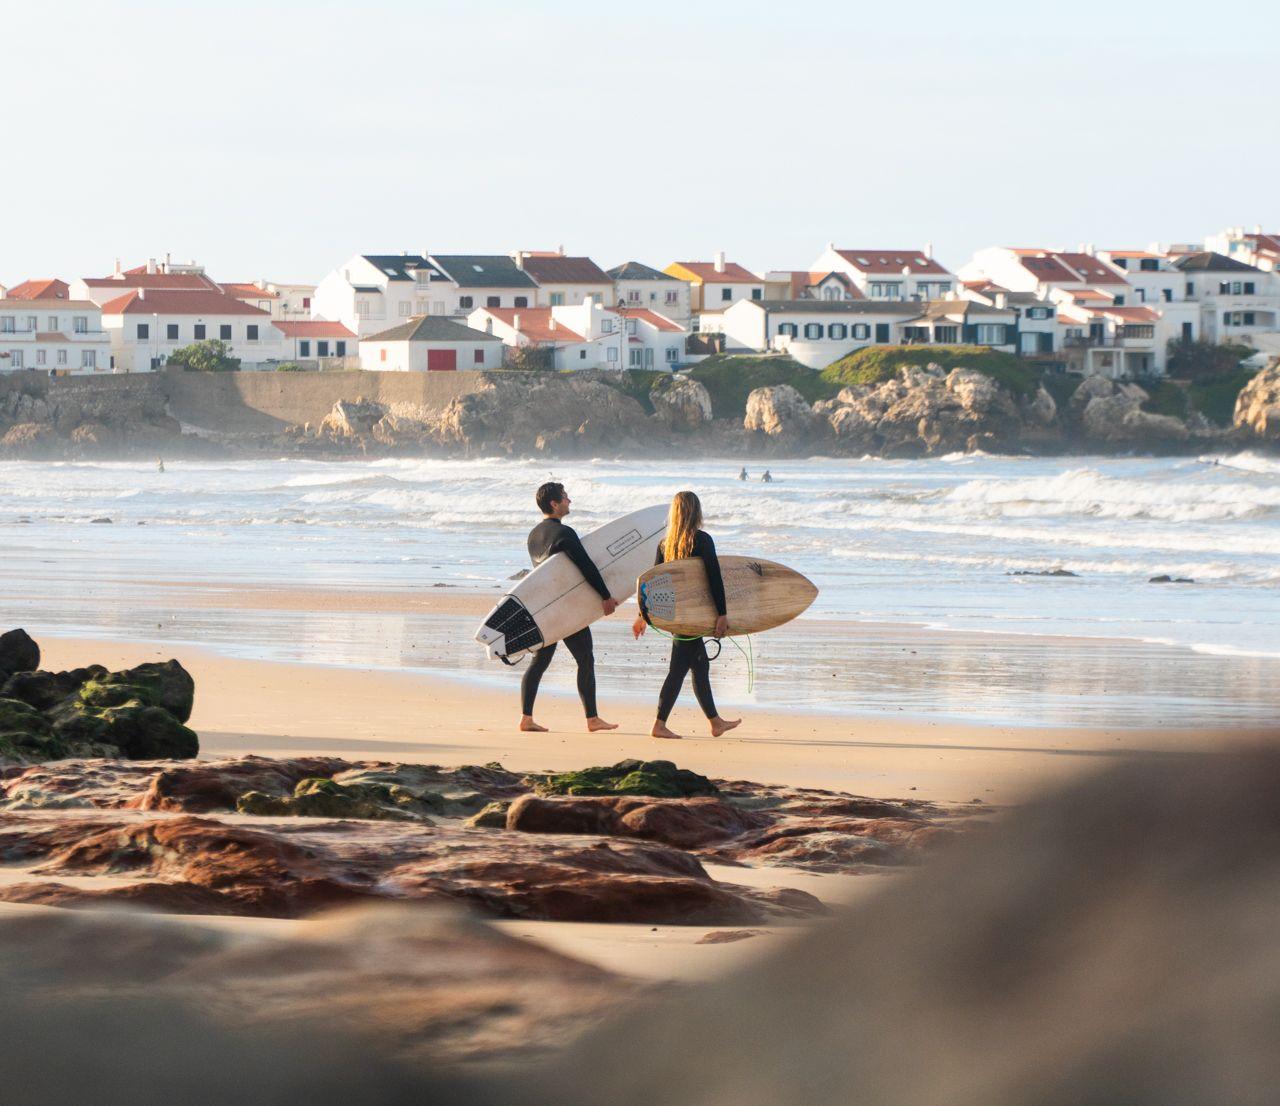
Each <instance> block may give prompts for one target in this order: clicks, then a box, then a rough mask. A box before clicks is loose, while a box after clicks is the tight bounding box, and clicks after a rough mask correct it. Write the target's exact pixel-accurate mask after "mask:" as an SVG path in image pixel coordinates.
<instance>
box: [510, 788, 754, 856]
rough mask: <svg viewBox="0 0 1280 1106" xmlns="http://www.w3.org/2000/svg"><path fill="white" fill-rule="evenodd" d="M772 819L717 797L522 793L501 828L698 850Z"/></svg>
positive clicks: (512, 805) (736, 835)
mask: <svg viewBox="0 0 1280 1106" xmlns="http://www.w3.org/2000/svg"><path fill="white" fill-rule="evenodd" d="M772 821H773V819H772V818H771V817H770V816H769V815H766V814H763V813H761V812H759V811H751V810H743V809H741V808H739V807H736V806H733V805H732V804H730V803H728V802H726V801H725V800H723V799H715V798H711V797H703V798H696V799H649V798H639V797H636V796H615V795H610V796H596V797H591V798H576V799H544V798H540V797H538V796H536V795H523V796H521V797H520V798H519V799H517V800H516V801H515V802H514V803H512V804H511V807H510V809H509V810H508V811H507V829H509V830H519V831H520V832H522V833H594V834H604V835H607V836H610V837H638V838H642V839H644V840H647V841H661V842H662V843H663V844H664V845H672V846H674V847H676V848H678V849H701V848H705V847H706V846H708V845H711V844H713V843H718V842H722V841H725V840H728V839H729V838H733V837H738V836H740V835H742V834H744V833H746V832H748V831H749V830H756V829H762V828H763V827H765V826H767V825H770V824H771V823H772Z"/></svg>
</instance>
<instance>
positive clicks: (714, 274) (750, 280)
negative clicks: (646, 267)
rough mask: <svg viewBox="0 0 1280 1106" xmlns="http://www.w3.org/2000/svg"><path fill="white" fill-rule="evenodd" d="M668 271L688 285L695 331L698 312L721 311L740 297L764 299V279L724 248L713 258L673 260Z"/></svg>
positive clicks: (698, 325)
mask: <svg viewBox="0 0 1280 1106" xmlns="http://www.w3.org/2000/svg"><path fill="white" fill-rule="evenodd" d="M665 271H666V273H667V275H668V276H673V277H675V278H676V279H677V280H683V281H686V282H687V283H688V285H689V302H690V307H691V309H692V312H693V318H692V324H693V329H694V330H698V329H699V327H700V325H701V324H700V323H699V320H698V315H699V314H700V313H701V312H703V311H716V312H719V311H723V310H724V309H725V308H727V307H728V306H729V305H730V304H731V303H735V302H737V301H738V300H762V299H764V280H763V279H762V278H760V277H758V276H756V274H755V273H753V272H751V271H750V270H749V269H744V268H743V267H742V266H741V265H738V264H736V263H735V262H733V261H726V260H725V257H724V251H723V250H721V251H720V252H718V253H717V254H716V256H715V260H714V261H673V262H672V263H671V264H670V265H668V266H667V268H666V270H665Z"/></svg>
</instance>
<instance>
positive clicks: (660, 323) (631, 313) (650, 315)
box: [614, 307, 684, 330]
mask: <svg viewBox="0 0 1280 1106" xmlns="http://www.w3.org/2000/svg"><path fill="white" fill-rule="evenodd" d="M614 310H615V311H616V312H617V313H618V314H619V315H621V316H622V317H623V318H624V319H643V320H644V321H645V322H646V323H649V324H650V325H652V326H655V327H657V328H658V329H659V330H684V327H682V326H681V325H680V324H679V323H676V322H672V321H671V320H670V319H668V318H667V317H666V316H665V315H659V314H658V313H657V312H656V311H650V310H649V309H648V308H647V307H617V308H614Z"/></svg>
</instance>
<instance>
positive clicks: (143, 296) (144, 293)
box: [138, 288, 147, 300]
mask: <svg viewBox="0 0 1280 1106" xmlns="http://www.w3.org/2000/svg"><path fill="white" fill-rule="evenodd" d="M146 298H147V290H146V289H145V288H139V289H138V299H140V300H145V299H146Z"/></svg>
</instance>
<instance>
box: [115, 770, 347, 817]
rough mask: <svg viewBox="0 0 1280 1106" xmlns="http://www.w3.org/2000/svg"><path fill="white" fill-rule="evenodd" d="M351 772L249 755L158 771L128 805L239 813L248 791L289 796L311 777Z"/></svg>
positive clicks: (155, 808) (193, 812)
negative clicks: (237, 809)
mask: <svg viewBox="0 0 1280 1106" xmlns="http://www.w3.org/2000/svg"><path fill="white" fill-rule="evenodd" d="M347 767H350V765H349V763H348V762H347V761H345V760H339V759H338V758H336V757H299V758H296V759H294V760H273V759H271V758H270V757H257V756H248V757H241V758H239V759H237V760H216V761H195V762H192V763H187V764H179V765H174V766H172V767H165V768H163V769H161V770H160V771H159V772H156V774H155V775H154V777H153V778H152V779H151V781H150V785H149V786H148V787H147V789H146V791H145V792H143V793H142V794H140V795H137V796H135V797H134V798H133V799H132V800H130V801H129V802H128V803H126V804H125V805H126V806H129V807H133V808H136V809H138V810H168V811H174V812H182V813H186V814H208V813H211V812H213V811H219V810H235V808H236V800H237V799H239V798H240V796H241V795H243V794H244V793H245V792H246V791H261V792H263V793H265V794H268V795H274V796H284V795H290V794H292V793H293V789H294V788H295V787H296V786H297V785H298V784H299V783H301V782H302V781H303V780H305V779H308V778H309V777H313V776H325V777H331V776H332V775H333V774H334V773H335V772H340V771H342V769H344V768H347ZM153 770H154V769H153Z"/></svg>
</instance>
